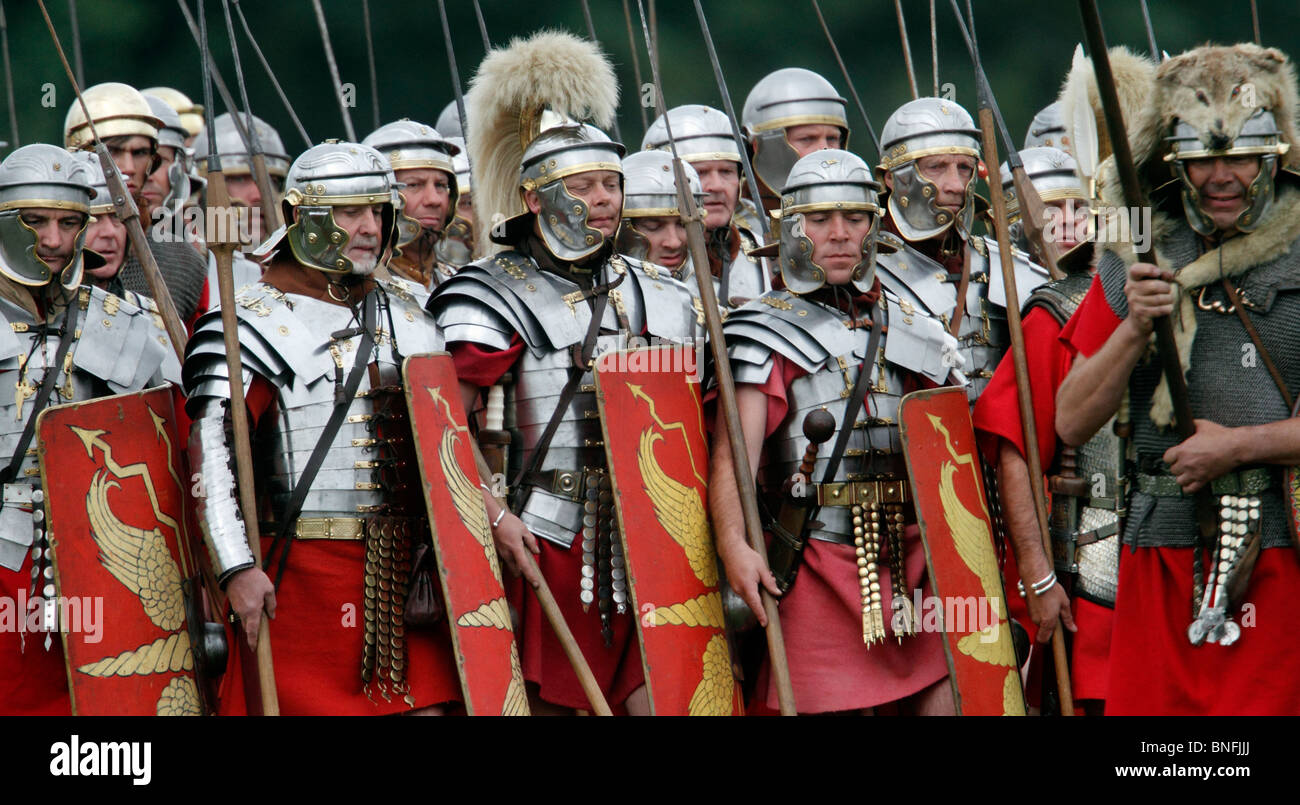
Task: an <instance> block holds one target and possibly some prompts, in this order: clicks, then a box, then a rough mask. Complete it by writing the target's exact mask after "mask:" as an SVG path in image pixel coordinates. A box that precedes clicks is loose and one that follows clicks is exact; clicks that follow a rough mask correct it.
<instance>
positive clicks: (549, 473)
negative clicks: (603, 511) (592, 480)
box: [520, 470, 599, 503]
mask: <svg viewBox="0 0 1300 805" xmlns="http://www.w3.org/2000/svg"><path fill="white" fill-rule="evenodd" d="M588 474H599V471H598V470H536V471H534V472H529V473H525V474H524V477H523V480H522V481H521V482H520V485H521V486H531V487H535V488H537V489H540V490H542V491H543V492H549V493H550V494H552V495H555V496H556V497H560V498H565V499H566V500H572V501H574V502H578V503H580V502H582V501H583V500H584V499H585V498H584V497H583V493H584V487H583V478H584V477H585V476H586V475H588Z"/></svg>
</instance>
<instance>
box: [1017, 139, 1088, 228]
mask: <svg viewBox="0 0 1300 805" xmlns="http://www.w3.org/2000/svg"><path fill="white" fill-rule="evenodd" d="M1020 159H1021V161H1022V162H1024V163H1025V174H1026V175H1027V176H1028V177H1029V182H1030V184H1032V185H1033V186H1034V189H1035V190H1037V191H1038V196H1039V198H1041V199H1042V200H1043V203H1045V204H1050V203H1051V202H1053V201H1063V200H1065V199H1073V200H1074V202H1075V204H1076V206H1077V205H1082V206H1085V207H1086V206H1088V194H1087V193H1086V192H1085V191H1084V189H1083V182H1082V181H1080V180H1079V174H1078V173H1077V171H1078V168H1079V165H1078V163H1077V162H1075V161H1074V157H1072V156H1070V155H1069V154H1067V153H1065V152H1064V151H1062V150H1061V149H1059V148H1052V147H1050V146H1046V145H1044V146H1038V147H1037V148H1026V149H1025V150H1023V151H1021V152H1020ZM999 172H1000V176H1001V178H1002V195H1003V197H1004V198H1005V199H1006V200H1007V222H1008V224H1009V225H1010V226H1009V230H1010V233H1011V238H1012V240H1013V241H1015V244H1016V246H1017V247H1019V248H1020V249H1022V250H1024V251H1030V249H1029V242H1028V241H1027V240H1026V238H1025V227H1024V223H1023V222H1022V221H1021V220H1020V199H1019V198H1018V197H1017V196H1016V188H1015V181H1014V177H1013V176H1012V175H1011V169H1010V168H1009V167H1008V166H1007V163H1005V162H1003V163H1002V167H1001V168H1000V169H999Z"/></svg>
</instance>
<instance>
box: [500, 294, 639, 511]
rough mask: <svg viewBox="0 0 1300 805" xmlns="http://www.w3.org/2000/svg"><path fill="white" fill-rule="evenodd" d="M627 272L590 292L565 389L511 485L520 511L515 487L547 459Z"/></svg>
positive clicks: (520, 507) (521, 506)
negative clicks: (582, 332)
mask: <svg viewBox="0 0 1300 805" xmlns="http://www.w3.org/2000/svg"><path fill="white" fill-rule="evenodd" d="M626 276H627V275H626V274H622V275H619V277H618V279H616V280H614V281H613V282H611V283H606V284H604V285H597V286H596V287H594V288H592V289H591V291H590V292H588V293H589V295H590V296H589V298H590V297H595V299H596V303H595V305H594V306H593V307H592V310H591V322H590V323H589V324H588V325H587V335H586V336H585V337H584V338H583V339H582V347H581V349H580V350H579V353H578V356H577V358H576V360H575V361H574V365H573V366H570V367H569V378H568V380H566V381H565V383H564V388H563V389H561V390H560V396H559V400H558V401H557V402H556V405H555V410H554V411H552V412H551V418H550V420H549V421H547V423H546V430H544V431H542V435H541V437H540V438H539V439H538V440H537V446H536V447H534V448H533V452H532V454H531V455H529V457H528V461H527V462H525V463H524V466H523V467H521V468H520V470H519V472H518V474H516V475H515V480H514V482H513V483H511V484H510V486H511V488H512V489H513V490H515V494H516V497H517V506H518V509H517V510H520V509H522V508H523V501H522V499H521V498H518V494H519V493H518V490H519V488H520V484H521V482H522V481H524V479H526V478H528V477H530V476H532V475H533V473H535V472H536V471H537V468H538V467H540V466H541V465H542V460H543V459H544V458H546V452H547V451H548V450H549V449H550V447H551V439H552V438H554V436H555V431H557V430H558V429H559V427H560V419H561V418H562V417H563V416H564V411H565V409H567V408H568V407H569V403H571V402H573V395H574V394H576V393H577V391H578V383H579V382H580V381H581V380H582V376H583V375H584V374H585V373H586V371H587V364H589V363H591V356H592V353H594V352H595V351H596V339H597V338H598V337H599V336H600V324H601V320H602V319H604V318H605V306H606V304H608V302H609V292H610V291H612V290H613V289H614V288H616V287H618V284H619V283H621V282H622V281H623V278H624V277H626Z"/></svg>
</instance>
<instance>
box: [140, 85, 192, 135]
mask: <svg viewBox="0 0 1300 805" xmlns="http://www.w3.org/2000/svg"><path fill="white" fill-rule="evenodd" d="M140 91H141V92H142V93H144V94H145V95H146V96H148V95H152V96H154V97H155V98H161V99H162V100H164V101H166V102H167V105H168V106H170V107H171V108H172V109H173V110H175V112H176V114H178V115H180V118H181V125H182V126H184V127H185V131H187V132H188V134H187V135H186V137H187V138H189V137H194V136H196V135H197V134H198V133H199V132H201V131H203V105H202V104H198V103H195V102H194V101H191V100H190V97H189V96H188V95H186V94H185V93H184V92H181V91H180V90H178V89H173V88H171V87H149V88H148V89H142V90H140Z"/></svg>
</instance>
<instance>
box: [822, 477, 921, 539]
mask: <svg viewBox="0 0 1300 805" xmlns="http://www.w3.org/2000/svg"><path fill="white" fill-rule="evenodd" d="M816 487H817V505H818V506H870V505H871V504H872V503H908V502H910V501H911V500H912V490H911V487H910V486H909V485H908V483H907V481H906V480H903V479H885V480H879V481H835V482H833V483H828V484H816ZM850 541H851V540H850Z"/></svg>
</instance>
